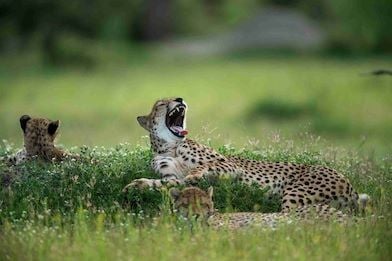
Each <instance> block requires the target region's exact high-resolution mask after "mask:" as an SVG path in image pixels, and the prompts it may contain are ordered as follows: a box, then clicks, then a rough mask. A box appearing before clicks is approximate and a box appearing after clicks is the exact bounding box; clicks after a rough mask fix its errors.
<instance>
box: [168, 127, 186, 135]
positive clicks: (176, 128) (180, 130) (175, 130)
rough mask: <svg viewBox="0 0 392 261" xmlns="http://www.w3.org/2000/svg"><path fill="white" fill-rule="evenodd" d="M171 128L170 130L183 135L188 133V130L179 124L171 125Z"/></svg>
mask: <svg viewBox="0 0 392 261" xmlns="http://www.w3.org/2000/svg"><path fill="white" fill-rule="evenodd" d="M171 129H172V131H174V132H175V133H177V134H178V135H181V136H185V135H187V134H188V131H187V130H184V129H183V128H182V127H181V126H172V127H171Z"/></svg>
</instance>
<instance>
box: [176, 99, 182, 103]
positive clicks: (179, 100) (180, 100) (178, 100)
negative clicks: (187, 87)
mask: <svg viewBox="0 0 392 261" xmlns="http://www.w3.org/2000/svg"><path fill="white" fill-rule="evenodd" d="M174 101H176V102H180V103H182V101H183V99H182V98H176V99H175V100H174Z"/></svg>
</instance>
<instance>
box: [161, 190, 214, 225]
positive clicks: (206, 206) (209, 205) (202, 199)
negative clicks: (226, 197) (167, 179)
mask: <svg viewBox="0 0 392 261" xmlns="http://www.w3.org/2000/svg"><path fill="white" fill-rule="evenodd" d="M169 193H170V197H171V200H172V204H173V208H174V209H175V210H177V211H178V212H179V213H180V214H181V215H183V216H185V217H189V216H201V217H204V218H208V217H209V216H211V215H212V214H213V213H214V212H215V209H214V202H213V201H212V194H213V188H212V187H209V188H208V191H207V192H206V191H204V190H201V189H199V188H196V187H188V188H184V189H183V190H179V189H177V188H172V189H170V191H169Z"/></svg>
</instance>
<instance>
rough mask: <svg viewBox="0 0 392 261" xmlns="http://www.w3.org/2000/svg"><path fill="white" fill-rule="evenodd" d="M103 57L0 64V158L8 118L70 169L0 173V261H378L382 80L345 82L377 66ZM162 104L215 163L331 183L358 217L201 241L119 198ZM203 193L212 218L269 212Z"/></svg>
mask: <svg viewBox="0 0 392 261" xmlns="http://www.w3.org/2000/svg"><path fill="white" fill-rule="evenodd" d="M119 53H121V54H124V53H125V52H124V49H121V51H120V52H119ZM105 55H106V53H105V52H102V57H103V58H102V57H101V58H102V60H103V61H106V60H107V61H108V63H106V62H105V63H104V64H102V63H101V64H100V65H99V66H97V67H95V69H93V70H84V69H83V70H77V69H72V68H71V69H70V68H67V69H53V68H52V69H50V68H45V67H40V66H37V67H35V66H36V65H37V64H36V63H35V62H34V59H35V58H34V57H33V58H31V57H30V58H31V59H30V58H29V57H27V58H26V59H23V60H22V62H21V61H16V62H15V61H14V60H10V61H7V59H4V60H3V61H1V62H0V122H1V126H0V138H1V139H5V140H8V141H4V142H3V144H0V157H1V156H6V155H9V154H11V153H13V152H14V151H15V150H16V149H17V147H20V146H21V143H22V133H21V130H20V127H19V123H18V118H19V117H20V115H22V114H31V115H35V116H44V117H49V118H52V119H60V120H61V121H62V126H61V129H60V132H61V137H60V139H59V143H61V144H65V146H64V147H66V148H67V149H68V150H70V151H72V152H78V153H80V154H81V155H82V160H81V161H80V162H72V161H71V162H63V163H56V164H44V163H42V162H29V163H27V164H24V165H22V166H19V167H18V168H17V169H15V170H11V171H10V170H9V169H8V168H7V167H6V166H4V165H1V163H0V176H1V179H2V182H8V181H9V180H11V183H10V184H11V185H10V186H9V187H4V185H3V187H2V188H0V260H46V259H51V260H58V259H61V260H63V259H68V260H92V259H94V260H107V259H120V260H137V259H141V258H143V259H146V260H158V259H159V260H169V259H170V260H173V259H192V260H193V259H194V260H208V259H219V260H236V259H249V260H253V259H268V260H270V259H277V260H310V259H311V260H331V259H337V260H342V259H350V260H388V259H390V256H391V255H392V252H391V249H392V248H391V246H392V239H391V238H392V233H391V231H392V227H391V222H390V220H391V218H392V200H391V199H392V180H391V177H392V175H391V173H392V163H391V162H392V158H391V156H392V154H391V149H392V147H391V140H392V136H391V135H392V132H391V129H392V125H391V123H392V114H391V113H390V111H391V109H392V105H391V103H390V101H391V100H392V89H391V88H390V86H391V80H390V78H388V77H380V78H375V77H365V76H360V75H359V73H361V72H366V71H369V70H372V69H375V68H387V67H388V65H389V64H390V60H388V59H387V58H385V59H370V58H369V59H358V60H334V59H324V58H311V57H291V58H283V57H279V58H273V57H257V58H250V57H226V58H216V59H207V60H203V59H200V60H188V59H178V60H175V59H174V60H170V59H167V58H161V59H156V58H151V57H150V55H147V54H146V53H145V52H140V53H139V54H133V55H129V56H128V55H119V56H118V57H117V62H116V63H114V62H110V61H111V60H110V59H106V58H105ZM117 55H118V54H117ZM151 56H152V55H151ZM135 57H136V58H135ZM140 57H142V58H140ZM118 61H120V63H118ZM32 65H34V66H32ZM167 96H181V97H183V98H185V100H186V102H187V103H188V105H189V107H190V110H189V114H188V127H189V129H190V136H191V137H192V138H195V139H197V140H199V141H202V142H204V143H206V144H208V145H210V146H212V147H215V148H217V149H218V150H219V151H220V152H221V153H224V154H226V155H231V154H238V155H241V156H243V157H246V158H251V159H257V160H263V161H271V162H276V161H289V162H297V163H304V164H319V165H324V166H328V167H332V168H334V169H337V170H338V171H339V172H341V173H343V174H345V175H346V176H347V177H348V178H349V179H350V181H351V182H352V184H353V186H354V188H355V189H356V190H357V191H358V192H360V193H367V194H369V195H370V196H371V199H372V201H371V206H370V207H369V209H368V211H367V216H366V217H365V218H364V219H363V220H361V221H359V222H357V223H353V224H346V225H339V224H334V223H331V224H317V223H316V224H313V225H312V224H291V225H287V226H284V227H281V228H279V229H277V230H263V229H257V228H253V229H250V230H244V231H235V232H230V231H224V230H222V231H214V230H212V229H209V228H206V227H203V226H201V225H200V224H199V223H196V222H193V223H191V224H189V222H187V221H184V220H181V219H178V218H176V217H175V216H174V215H172V214H170V203H169V199H168V195H167V191H166V190H164V191H162V192H159V191H154V190H145V191H136V190H131V191H129V192H127V193H123V192H121V190H122V188H123V187H124V186H125V185H126V184H128V183H129V182H130V181H132V180H133V179H135V178H140V177H156V175H155V174H154V173H153V172H152V170H151V169H150V165H149V162H150V160H151V157H152V154H151V151H150V150H149V149H148V146H147V143H148V139H147V138H146V137H145V136H144V135H146V132H145V131H144V130H143V129H142V128H141V127H139V126H138V125H137V123H136V116H137V115H141V114H146V113H148V112H149V110H150V107H151V106H152V104H153V102H154V101H155V100H156V99H157V98H159V97H167ZM142 136H143V137H142ZM141 137H142V138H141ZM224 144H226V145H224ZM228 144H229V145H228ZM101 145H102V146H104V147H101ZM210 185H213V186H214V191H215V204H216V207H217V208H218V209H219V210H220V211H221V212H225V211H227V212H232V211H260V212H276V211H279V210H280V205H279V201H277V200H276V199H269V198H267V197H266V196H265V191H263V190H260V189H259V188H258V187H257V186H250V187H247V186H244V185H242V184H239V183H238V182H236V181H234V180H227V179H224V180H208V181H203V182H202V183H201V184H200V186H201V187H203V188H207V187H208V186H210Z"/></svg>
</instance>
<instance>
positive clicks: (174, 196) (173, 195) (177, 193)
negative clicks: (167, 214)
mask: <svg viewBox="0 0 392 261" xmlns="http://www.w3.org/2000/svg"><path fill="white" fill-rule="evenodd" d="M169 195H170V197H171V198H172V199H173V200H176V199H177V198H178V197H179V196H180V190H179V189H177V188H171V189H170V190H169Z"/></svg>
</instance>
